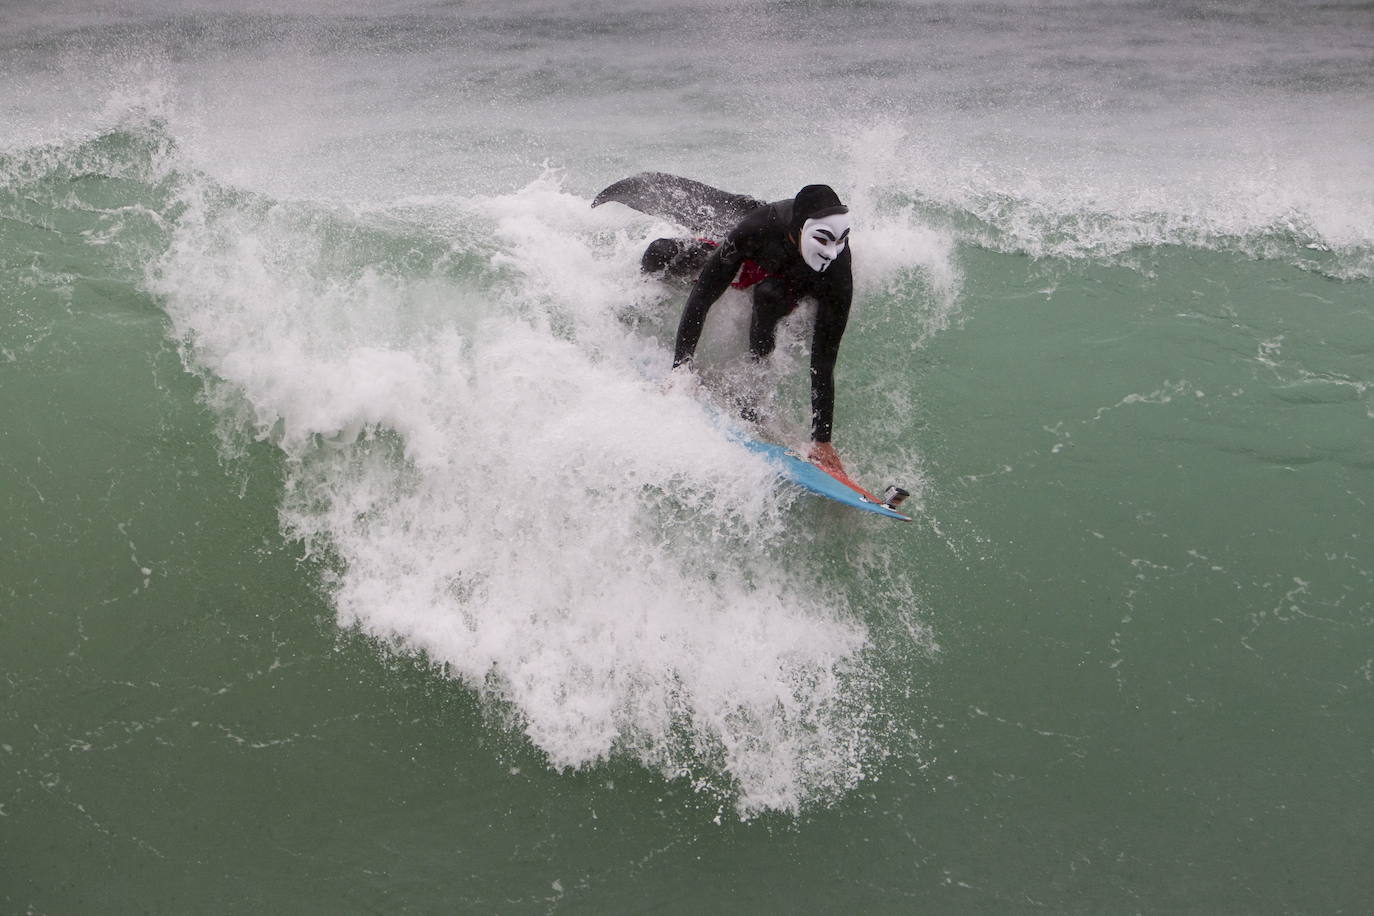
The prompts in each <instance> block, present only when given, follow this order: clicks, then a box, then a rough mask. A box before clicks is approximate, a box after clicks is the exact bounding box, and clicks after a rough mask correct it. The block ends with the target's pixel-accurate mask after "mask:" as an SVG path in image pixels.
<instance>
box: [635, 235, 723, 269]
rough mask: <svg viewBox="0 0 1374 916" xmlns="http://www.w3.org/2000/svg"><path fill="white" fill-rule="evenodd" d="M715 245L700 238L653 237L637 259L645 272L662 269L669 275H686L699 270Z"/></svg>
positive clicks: (640, 267)
mask: <svg viewBox="0 0 1374 916" xmlns="http://www.w3.org/2000/svg"><path fill="white" fill-rule="evenodd" d="M715 247H716V246H715V245H714V244H712V243H711V242H707V241H703V240H702V239H654V240H653V241H652V242H650V243H649V247H648V248H646V249H644V257H642V258H640V259H639V269H640V270H642V271H644V272H645V273H658V272H659V271H664V272H666V273H668V274H669V275H670V276H674V277H686V276H690V275H692V274H695V273H696V272H697V271H699V270H701V266H702V265H703V264H705V263H706V259H707V258H709V257H710V256H711V252H712V250H714V249H715Z"/></svg>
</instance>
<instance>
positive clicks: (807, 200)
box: [788, 184, 849, 236]
mask: <svg viewBox="0 0 1374 916" xmlns="http://www.w3.org/2000/svg"><path fill="white" fill-rule="evenodd" d="M848 212H849V208H848V207H846V206H845V205H844V204H842V203H840V195H838V194H836V193H835V189H834V188H832V187H830V185H828V184H809V185H807V186H806V187H804V188H802V189H801V190H800V191H798V192H797V196H796V197H794V198H792V225H790V226H789V227H788V232H789V233H791V235H793V236H796V235H797V234H798V233H799V232H801V227H802V224H803V223H805V222H806V221H807V220H809V219H820V218H821V217H822V216H832V215H834V214H836V213H848Z"/></svg>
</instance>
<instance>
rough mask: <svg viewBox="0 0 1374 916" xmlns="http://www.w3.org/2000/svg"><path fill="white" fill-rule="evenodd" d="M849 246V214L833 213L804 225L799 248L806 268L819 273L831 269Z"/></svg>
mask: <svg viewBox="0 0 1374 916" xmlns="http://www.w3.org/2000/svg"><path fill="white" fill-rule="evenodd" d="M848 244H849V214H848V213H832V214H830V215H829V216H822V217H821V218H820V219H809V220H807V221H806V222H804V223H802V227H801V238H800V239H799V240H798V241H797V248H798V249H800V250H801V256H802V260H803V261H805V262H806V266H807V267H809V268H811V269H812V270H814V271H816V272H818V273H819V272H822V271H824V270H825V269H826V268H827V267H829V266H830V264H831V262H832V261H834V260H835V259H836V258H838V257H839V256H840V252H842V251H844V246H845V245H848Z"/></svg>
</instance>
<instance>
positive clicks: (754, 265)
mask: <svg viewBox="0 0 1374 916" xmlns="http://www.w3.org/2000/svg"><path fill="white" fill-rule="evenodd" d="M642 266H643V268H644V269H645V270H646V271H658V270H666V271H669V272H671V273H675V274H685V273H689V272H690V271H691V270H693V269H696V268H697V267H698V266H699V267H700V273H699V274H698V275H697V279H696V284H695V285H694V286H693V287H692V292H691V294H690V295H689V296H688V297H687V306H686V308H684V309H683V312H682V319H681V321H680V322H679V324H678V329H677V343H676V346H675V348H674V352H673V369H674V370H678V369H680V368H682V367H688V366H690V364H691V362H692V358H693V355H694V354H695V353H696V347H697V341H698V340H699V339H700V337H701V329H702V326H703V324H704V323H705V321H706V313H707V312H708V311H710V309H711V306H712V305H714V304H715V302H716V300H717V299H719V298H720V297H721V295H722V294H723V293H724V292H725V290H726V288H727V287H729V286H734V287H735V288H736V289H752V290H753V296H754V308H753V313H752V315H751V317H750V320H749V355H750V356H751V357H752V358H753V359H755V360H763V359H766V358H767V357H768V356H769V355H770V354H771V353H772V352H773V348H774V346H775V344H776V342H777V327H778V322H779V321H781V320H782V319H783V318H785V317H787V315H789V314H791V312H792V311H793V309H795V308H796V307H797V303H798V301H799V300H800V299H802V298H803V297H810V298H812V299H814V300H815V302H816V329H815V333H814V335H813V336H812V339H811V450H810V453H809V455H808V457H809V458H810V459H811V460H812V461H814V462H816V463H817V464H819V465H820V466H821V467H823V468H825V469H826V470H828V471H832V472H838V473H840V474H843V473H844V467H843V465H842V464H841V463H840V457H839V455H838V454H837V453H836V451H835V448H834V446H833V445H831V443H830V437H831V431H832V427H833V424H834V413H835V359H836V356H837V355H838V354H839V349H840V338H841V337H842V336H843V335H844V329H845V324H846V323H847V322H848V320H849V306H850V301H851V300H852V298H853V292H854V281H853V276H852V274H851V272H850V256H849V208H847V207H846V206H844V204H842V203H841V202H840V198H839V195H837V194H836V193H835V192H834V190H832V189H831V188H830V187H829V186H828V185H821V184H813V185H807V186H806V187H804V188H802V189H801V190H800V191H798V192H797V196H796V197H794V198H792V199H791V200H780V201H777V202H775V203H771V204H762V203H760V205H759V206H757V207H755V208H753V209H752V210H750V212H748V214H747V215H745V216H744V218H743V219H741V220H740V221H739V222H738V223H737V224H736V225H735V227H734V228H733V229H731V230H730V232H729V233H728V234H727V235H726V236H725V239H724V241H723V242H721V243H719V244H717V243H715V242H713V241H708V240H704V239H658V240H656V241H654V242H653V243H651V244H650V245H649V248H648V250H647V251H645V253H644V259H643V261H642ZM750 413H751V411H749V410H746V416H749V414H750Z"/></svg>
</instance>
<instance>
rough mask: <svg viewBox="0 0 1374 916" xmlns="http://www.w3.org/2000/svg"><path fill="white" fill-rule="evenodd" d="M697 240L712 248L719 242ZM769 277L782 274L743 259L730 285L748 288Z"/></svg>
mask: <svg viewBox="0 0 1374 916" xmlns="http://www.w3.org/2000/svg"><path fill="white" fill-rule="evenodd" d="M697 241H698V242H705V243H706V244H707V245H710V246H711V247H712V248H719V247H720V242H717V241H716V240H715V239H703V238H698V239H697ZM769 277H778V278H779V279H781V278H782V274H775V273H769V272H768V271H766V270H764V269H763V267H762V266H760V265H759V263H758V262H757V261H745V262H744V263H743V264H741V265H740V268H739V275H738V276H736V277H735V279H734V282H732V283H731V284H730V285H731V286H733V287H734V288H735V289H748V288H749V287H751V286H753V285H754V284H755V283H762V282H763V281H764V280H767V279H768V278H769ZM795 307H796V306H795V305H794V306H793V308H795Z"/></svg>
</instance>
